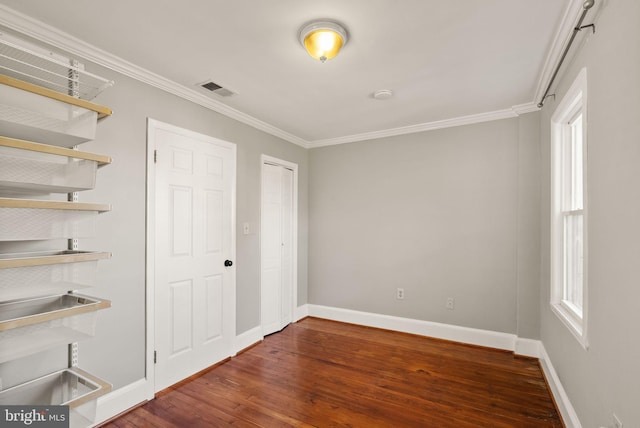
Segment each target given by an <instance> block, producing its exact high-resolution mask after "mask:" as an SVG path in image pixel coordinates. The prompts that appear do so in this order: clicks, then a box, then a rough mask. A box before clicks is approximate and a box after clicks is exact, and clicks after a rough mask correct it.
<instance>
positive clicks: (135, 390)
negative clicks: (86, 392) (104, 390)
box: [92, 379, 153, 426]
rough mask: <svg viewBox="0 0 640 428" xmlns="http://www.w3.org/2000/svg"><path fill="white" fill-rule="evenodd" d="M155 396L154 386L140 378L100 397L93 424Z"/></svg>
mask: <svg viewBox="0 0 640 428" xmlns="http://www.w3.org/2000/svg"><path fill="white" fill-rule="evenodd" d="M152 398H153V388H152V387H151V386H150V383H149V381H148V380H147V379H140V380H138V381H136V382H133V383H130V384H129V385H126V386H124V387H122V388H119V389H116V390H114V391H111V392H110V393H109V394H107V395H103V396H102V397H100V398H98V400H97V405H96V419H95V423H94V424H93V425H92V426H96V425H99V424H101V423H102V422H104V421H106V420H108V419H111V418H113V417H114V416H116V415H119V414H120V413H122V412H125V411H127V410H129V409H130V408H132V407H134V406H137V405H138V404H140V403H142V402H144V401H146V400H150V399H152Z"/></svg>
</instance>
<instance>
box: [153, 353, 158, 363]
mask: <svg viewBox="0 0 640 428" xmlns="http://www.w3.org/2000/svg"><path fill="white" fill-rule="evenodd" d="M157 363H158V351H153V364H157Z"/></svg>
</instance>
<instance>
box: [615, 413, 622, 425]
mask: <svg viewBox="0 0 640 428" xmlns="http://www.w3.org/2000/svg"><path fill="white" fill-rule="evenodd" d="M613 426H614V428H622V422H620V419H619V418H618V416H617V415H616V414H615V413H614V414H613Z"/></svg>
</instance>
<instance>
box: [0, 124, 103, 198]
mask: <svg viewBox="0 0 640 428" xmlns="http://www.w3.org/2000/svg"><path fill="white" fill-rule="evenodd" d="M110 162H111V159H110V158H109V157H107V156H100V155H95V154H92V153H86V152H79V151H77V150H70V149H65V148H61V147H56V146H49V145H45V144H38V143H33V142H30V141H24V140H18V139H13V138H7V137H2V136H0V194H3V195H5V196H6V195H32V194H35V195H39V194H43V193H44V194H48V193H71V192H78V191H83V190H91V189H93V188H94V187H95V184H96V173H97V171H98V167H100V166H102V165H105V164H108V163H110Z"/></svg>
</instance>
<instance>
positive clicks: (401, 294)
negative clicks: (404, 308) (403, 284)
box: [396, 288, 404, 300]
mask: <svg viewBox="0 0 640 428" xmlns="http://www.w3.org/2000/svg"><path fill="white" fill-rule="evenodd" d="M396 299H398V300H403V299H404V288H398V289H397V290H396Z"/></svg>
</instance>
